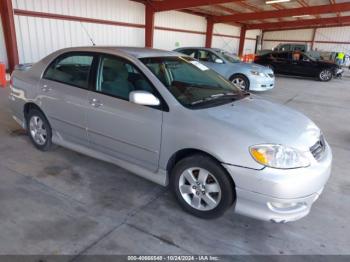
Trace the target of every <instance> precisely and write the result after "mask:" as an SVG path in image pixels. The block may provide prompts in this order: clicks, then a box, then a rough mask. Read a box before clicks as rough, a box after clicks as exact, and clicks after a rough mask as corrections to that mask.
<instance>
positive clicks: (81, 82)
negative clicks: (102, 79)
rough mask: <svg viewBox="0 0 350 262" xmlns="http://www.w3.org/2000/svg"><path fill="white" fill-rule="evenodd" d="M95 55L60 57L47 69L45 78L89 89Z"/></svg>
mask: <svg viewBox="0 0 350 262" xmlns="http://www.w3.org/2000/svg"><path fill="white" fill-rule="evenodd" d="M93 59H94V57H93V55H80V54H73V55H69V56H64V57H59V58H58V59H56V60H55V61H54V62H53V63H52V64H51V65H50V66H49V68H48V69H47V70H46V72H45V74H44V78H45V79H48V80H52V81H56V82H60V83H63V84H67V85H72V86H76V87H80V88H84V89H88V82H89V74H90V69H91V66H92V61H93Z"/></svg>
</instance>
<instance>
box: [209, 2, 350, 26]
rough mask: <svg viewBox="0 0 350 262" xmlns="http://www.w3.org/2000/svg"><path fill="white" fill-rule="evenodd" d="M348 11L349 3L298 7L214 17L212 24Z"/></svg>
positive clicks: (349, 8)
mask: <svg viewBox="0 0 350 262" xmlns="http://www.w3.org/2000/svg"><path fill="white" fill-rule="evenodd" d="M346 11H350V3H349V2H348V3H339V4H333V5H329V4H328V5H318V6H309V7H298V8H291V9H284V10H273V11H263V12H255V13H240V14H235V15H226V16H216V17H214V22H216V23H228V22H239V21H248V20H260V19H268V18H281V17H290V16H294V15H316V14H325V13H336V12H346Z"/></svg>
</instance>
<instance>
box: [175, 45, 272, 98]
mask: <svg viewBox="0 0 350 262" xmlns="http://www.w3.org/2000/svg"><path fill="white" fill-rule="evenodd" d="M174 51H176V52H180V53H183V54H186V55H188V56H191V57H193V58H195V59H197V60H198V61H199V62H201V63H202V64H205V65H206V66H208V67H209V68H211V69H213V70H215V71H216V72H218V73H219V74H220V75H222V76H224V77H225V78H226V79H228V80H230V81H231V82H232V83H234V84H235V85H236V86H238V87H239V88H241V89H242V90H245V91H267V90H270V89H272V88H274V87H275V76H274V73H273V70H272V69H270V68H268V67H265V66H261V65H258V64H254V63H243V62H241V61H240V59H239V57H237V56H235V55H233V54H230V53H228V52H227V51H225V50H222V49H218V48H201V47H182V48H178V49H176V50H174Z"/></svg>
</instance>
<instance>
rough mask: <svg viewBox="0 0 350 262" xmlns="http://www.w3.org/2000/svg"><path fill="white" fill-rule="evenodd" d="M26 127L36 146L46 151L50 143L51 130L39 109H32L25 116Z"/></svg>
mask: <svg viewBox="0 0 350 262" xmlns="http://www.w3.org/2000/svg"><path fill="white" fill-rule="evenodd" d="M27 129H28V134H29V137H30V140H31V141H32V143H33V144H34V146H35V147H36V148H38V149H39V150H42V151H47V150H49V149H50V147H51V145H52V141H51V136H52V131H51V127H50V125H49V122H48V121H47V119H46V117H45V116H44V114H43V113H41V112H40V111H39V110H36V109H32V110H30V112H29V113H28V116H27Z"/></svg>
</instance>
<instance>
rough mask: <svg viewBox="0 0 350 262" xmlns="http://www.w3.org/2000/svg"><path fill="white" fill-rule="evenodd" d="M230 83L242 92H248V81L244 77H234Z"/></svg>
mask: <svg viewBox="0 0 350 262" xmlns="http://www.w3.org/2000/svg"><path fill="white" fill-rule="evenodd" d="M231 82H232V84H234V85H235V86H237V87H238V88H239V89H241V90H243V91H248V90H249V80H248V79H247V78H246V77H245V76H244V75H234V76H233V77H232V78H231Z"/></svg>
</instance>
